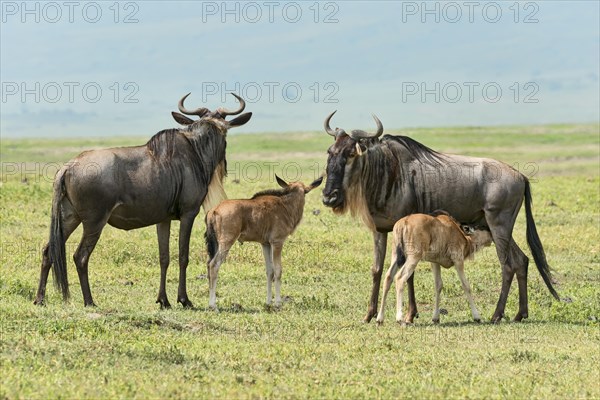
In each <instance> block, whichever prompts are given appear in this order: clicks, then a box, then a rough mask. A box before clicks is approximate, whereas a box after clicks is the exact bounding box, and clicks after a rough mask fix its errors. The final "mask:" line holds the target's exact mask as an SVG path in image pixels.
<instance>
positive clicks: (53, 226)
mask: <svg viewBox="0 0 600 400" xmlns="http://www.w3.org/2000/svg"><path fill="white" fill-rule="evenodd" d="M65 171H66V170H65V169H61V170H60V171H58V173H57V175H56V178H55V180H54V194H53V196H52V217H51V220H50V240H49V242H48V254H49V255H50V260H52V275H53V277H54V286H55V287H56V288H57V289H58V290H59V291H60V292H62V295H63V299H64V300H65V301H66V300H68V298H69V280H68V278H67V257H66V250H65V238H64V234H63V227H62V212H61V202H62V199H63V198H64V197H65Z"/></svg>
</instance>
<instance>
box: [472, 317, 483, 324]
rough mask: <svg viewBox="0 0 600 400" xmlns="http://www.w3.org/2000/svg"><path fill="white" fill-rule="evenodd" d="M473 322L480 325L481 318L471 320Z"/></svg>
mask: <svg viewBox="0 0 600 400" xmlns="http://www.w3.org/2000/svg"><path fill="white" fill-rule="evenodd" d="M473 321H475V322H477V323H478V324H480V323H481V318H473Z"/></svg>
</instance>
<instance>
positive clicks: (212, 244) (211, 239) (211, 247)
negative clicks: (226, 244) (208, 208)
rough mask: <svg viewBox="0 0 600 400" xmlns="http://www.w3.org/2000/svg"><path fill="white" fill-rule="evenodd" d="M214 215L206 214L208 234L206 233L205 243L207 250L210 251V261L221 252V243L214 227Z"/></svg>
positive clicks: (205, 220)
mask: <svg viewBox="0 0 600 400" xmlns="http://www.w3.org/2000/svg"><path fill="white" fill-rule="evenodd" d="M212 215H213V214H212V213H208V214H206V217H205V219H204V222H206V232H204V241H205V242H206V250H207V251H208V256H209V257H210V258H209V260H212V259H213V258H215V255H216V254H217V251H219V242H218V241H217V235H216V232H215V227H214V225H213V218H212Z"/></svg>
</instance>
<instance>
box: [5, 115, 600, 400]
mask: <svg viewBox="0 0 600 400" xmlns="http://www.w3.org/2000/svg"><path fill="white" fill-rule="evenodd" d="M388 133H402V134H408V135H410V136H412V137H413V138H415V139H417V140H419V141H421V142H423V143H424V144H426V145H428V146H430V147H433V148H435V149H437V150H441V151H447V152H452V153H462V154H469V155H478V156H485V157H493V158H497V159H500V160H503V161H505V162H507V163H509V164H511V165H513V166H515V167H516V168H517V169H519V170H520V171H521V172H523V173H525V174H526V175H528V176H530V177H531V180H532V182H533V184H532V188H533V189H532V190H533V199H534V216H535V219H536V223H537V226H538V231H539V233H540V236H541V238H542V241H543V243H544V246H545V248H546V252H547V255H548V259H549V262H550V264H551V266H552V267H553V268H554V270H555V278H556V280H557V285H556V287H557V290H558V292H559V293H560V294H561V296H562V297H565V298H567V297H568V298H569V300H570V301H569V302H557V301H554V300H553V299H552V297H551V296H550V294H549V293H548V291H547V290H546V288H545V286H544V284H543V282H542V280H541V278H540V276H539V274H538V272H537V270H536V269H535V266H534V265H533V262H532V263H531V264H530V275H529V295H530V298H529V301H530V318H529V320H526V321H525V322H524V323H511V322H508V321H505V322H502V323H501V324H497V325H492V324H489V323H482V324H475V323H471V322H469V321H470V312H469V309H468V306H467V302H466V299H465V298H464V294H463V293H462V289H461V287H460V283H459V281H458V279H457V277H456V275H455V273H454V272H453V271H444V272H443V276H444V284H445V286H444V292H443V297H442V307H443V308H445V309H446V310H447V311H448V314H447V315H442V323H441V324H440V325H439V326H434V325H432V324H431V322H430V319H431V311H432V301H433V287H432V286H433V278H432V276H431V272H430V268H429V265H427V264H423V265H421V266H420V267H419V268H418V269H417V272H416V275H415V284H416V290H417V300H418V303H419V304H418V306H419V310H420V318H419V319H417V320H416V324H415V325H414V326H412V327H408V328H404V329H403V328H401V327H400V326H398V325H397V324H395V323H394V322H393V314H394V313H393V307H394V303H395V302H394V301H390V302H389V303H388V304H389V307H388V309H387V314H386V321H387V322H386V324H385V325H383V326H382V327H377V326H376V325H374V324H368V325H367V324H363V323H361V320H362V317H363V315H364V312H365V311H366V303H367V298H368V296H369V292H370V284H371V283H370V281H371V278H370V265H371V262H372V245H371V236H370V233H369V232H368V231H367V230H366V228H364V227H363V226H362V225H361V224H360V223H359V222H358V221H355V220H353V219H351V218H350V217H348V216H344V217H339V216H335V215H333V214H332V213H331V212H330V211H329V210H327V209H325V208H324V207H323V206H322V205H321V203H320V196H319V192H318V191H316V192H315V193H311V194H309V195H308V198H307V205H306V209H305V215H304V220H303V222H302V224H301V225H300V227H299V228H298V230H297V232H296V233H295V234H294V235H293V236H292V237H291V238H290V240H289V241H288V242H287V244H286V246H285V247H284V253H283V286H282V293H283V295H284V296H287V297H286V299H287V301H286V303H285V304H284V306H283V308H282V309H281V310H279V311H272V310H268V309H265V308H264V306H263V303H264V297H265V291H266V289H265V273H264V267H263V261H262V253H261V250H260V246H258V245H255V244H252V243H246V244H244V245H239V244H236V245H235V246H234V247H233V248H232V251H231V253H230V256H229V259H228V262H227V263H226V264H224V266H223V268H222V270H221V273H220V277H219V278H220V279H219V285H218V302H219V306H220V310H221V312H220V313H219V314H216V313H213V312H209V311H207V310H206V306H207V303H208V287H207V286H208V283H207V280H206V276H205V273H206V268H205V260H206V254H205V250H204V244H203V232H204V223H203V220H202V218H198V220H197V222H196V225H195V227H194V233H193V237H192V242H191V254H192V260H191V263H190V266H189V268H188V271H189V272H188V292H189V294H190V298H191V300H192V301H193V302H194V304H195V305H196V309H194V310H184V309H182V308H181V306H176V307H173V309H171V310H164V311H161V310H159V309H158V306H157V305H156V304H155V303H154V301H155V299H156V294H157V290H158V281H159V266H158V250H157V246H156V235H155V229H154V228H153V227H149V228H145V229H140V230H135V231H130V232H124V231H119V230H116V229H114V228H110V227H109V228H107V229H105V231H104V232H103V235H102V238H101V239H100V242H99V244H98V246H97V248H96V251H95V252H94V254H93V256H92V259H91V262H90V280H91V287H92V293H93V294H94V298H95V301H96V303H97V304H98V305H99V306H98V307H97V308H95V309H89V308H84V307H83V305H82V304H83V300H82V296H81V292H80V289H79V284H78V282H77V278H76V273H75V269H74V265H73V263H72V262H71V261H70V256H69V258H68V259H69V275H70V282H71V292H72V294H73V296H72V299H71V301H70V303H68V304H63V303H62V302H61V299H60V297H59V295H58V293H57V292H56V291H55V290H54V289H53V288H52V287H51V283H50V285H49V287H48V296H47V306H46V307H35V306H33V304H32V301H33V297H34V294H35V290H36V286H37V280H38V275H39V264H40V249H41V247H42V246H43V244H44V242H45V240H47V235H48V230H49V223H50V204H51V193H52V191H51V190H52V177H53V174H54V172H55V171H56V168H57V167H58V166H60V165H61V163H64V162H66V161H68V160H69V159H70V158H71V157H72V156H74V155H76V154H78V153H79V152H80V151H82V150H84V149H89V148H97V147H106V146H116V145H131V144H141V143H144V141H145V140H146V139H147V138H129V137H128V138H104V139H89V138H88V139H57V140H48V139H39V140H37V139H36V140H33V139H31V140H29V139H28V140H12V139H2V142H1V150H0V153H1V157H2V179H1V187H0V235H1V236H0V327H1V335H0V362H1V374H0V384H1V386H0V398H131V397H137V398H148V397H151V398H166V397H172V398H196V397H197V398H213V397H217V398H258V397H260V398H262V397H266V398H308V397H310V398H397V397H401V398H408V397H411V398H412V397H418V398H448V397H453V398H457V397H469V398H487V397H492V398H529V397H533V398H599V397H600V370H599V365H600V326H599V322H598V320H599V319H600V269H599V267H600V249H599V243H600V228H599V226H600V220H599V219H600V177H599V174H600V173H599V168H600V143H599V126H598V125H597V124H589V125H548V126H503V127H464V128H447V129H441V128H440V129H415V130H406V131H403V132H399V131H395V132H394V131H389V132H388ZM330 141H331V138H330V137H329V136H327V135H325V134H324V133H322V132H318V133H317V132H298V133H286V134H280V135H275V134H261V135H235V134H232V135H230V136H229V140H228V161H229V168H228V169H229V178H228V180H227V183H226V190H227V192H228V195H229V197H231V198H240V197H248V196H250V195H251V194H252V193H254V192H256V191H258V190H261V189H265V188H268V187H275V186H276V183H275V182H274V179H273V176H272V172H277V173H278V174H280V176H283V177H284V178H287V179H294V178H296V175H299V176H298V178H300V177H301V178H302V179H304V180H307V181H308V180H312V179H313V178H314V177H315V176H316V175H318V174H319V173H320V172H321V171H322V170H323V169H324V168H325V156H326V154H325V150H326V149H327V147H328V146H329V145H330ZM523 214H524V212H523V211H522V212H521V214H520V215H519V219H518V222H517V224H516V227H515V238H516V240H517V241H518V243H519V244H521V245H522V248H523V249H527V246H526V244H525V224H524V215H523ZM177 227H178V224H177V223H175V224H174V226H173V227H172V239H171V252H172V253H171V254H172V263H171V267H170V269H169V274H168V282H167V292H168V294H169V297H170V299H171V303H172V304H174V303H175V299H176V290H177V273H178V266H177V264H176V262H174V261H176V254H177V253H176V247H177V235H176V232H177ZM79 237H80V231H77V232H75V234H73V236H72V238H71V239H70V240H69V242H68V243H67V251H68V253H69V254H72V253H73V251H74V250H75V247H76V246H77V241H78V239H79ZM526 252H527V253H528V250H527V251H526ZM388 260H389V254H388ZM386 268H387V263H386ZM466 273H467V276H468V278H469V280H470V282H471V286H472V289H473V293H474V297H475V301H476V304H477V306H478V308H479V310H480V312H481V313H482V315H483V316H486V317H491V315H492V313H493V310H494V308H495V305H496V301H497V299H498V294H499V290H500V268H499V265H498V263H497V260H496V258H495V251H494V249H493V248H489V249H486V250H484V251H483V252H482V253H480V254H479V255H478V257H476V259H475V261H472V262H470V263H469V264H467V266H466ZM392 299H393V295H392ZM517 307H518V305H517V295H516V283H515V285H513V290H512V291H511V295H510V297H509V302H508V305H507V316H509V317H512V316H513V315H514V314H515V313H516V311H517Z"/></svg>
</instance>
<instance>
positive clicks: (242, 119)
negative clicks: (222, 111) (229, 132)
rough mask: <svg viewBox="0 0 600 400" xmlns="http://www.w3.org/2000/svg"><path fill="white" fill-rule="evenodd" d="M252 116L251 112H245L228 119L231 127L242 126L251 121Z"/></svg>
mask: <svg viewBox="0 0 600 400" xmlns="http://www.w3.org/2000/svg"><path fill="white" fill-rule="evenodd" d="M250 117H252V113H251V112H247V113H243V114H242V115H240V116H238V117H236V118H234V119H232V120H231V121H227V123H228V124H229V126H230V127H232V128H233V127H235V126H242V125H244V124H245V123H246V122H248V121H250Z"/></svg>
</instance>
